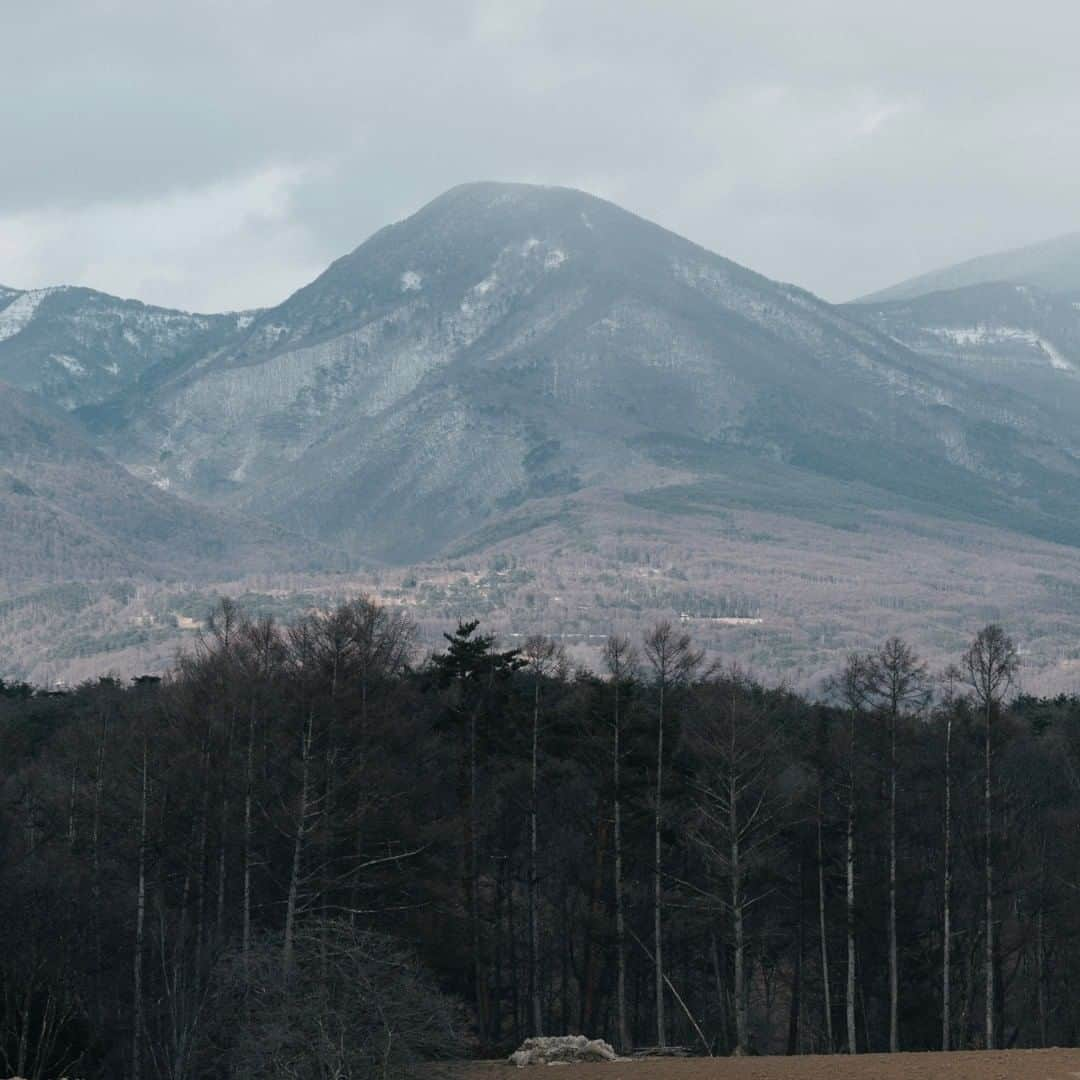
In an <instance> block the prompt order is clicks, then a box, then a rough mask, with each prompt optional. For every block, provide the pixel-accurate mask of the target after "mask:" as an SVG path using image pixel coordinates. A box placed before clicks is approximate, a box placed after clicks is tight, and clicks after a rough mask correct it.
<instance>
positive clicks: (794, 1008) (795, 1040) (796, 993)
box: [787, 853, 804, 1057]
mask: <svg viewBox="0 0 1080 1080" xmlns="http://www.w3.org/2000/svg"><path fill="white" fill-rule="evenodd" d="M803 887H804V882H803V860H802V854H801V853H800V855H799V910H798V923H797V924H796V930H795V966H794V969H793V971H792V974H791V1009H790V1011H789V1013H788V1040H787V1052H788V1056H789V1057H790V1056H792V1055H794V1054H797V1053H798V1052H799V1014H800V1013H801V1011H802V967H803Z"/></svg>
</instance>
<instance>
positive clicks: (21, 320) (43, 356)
mask: <svg viewBox="0 0 1080 1080" xmlns="http://www.w3.org/2000/svg"><path fill="white" fill-rule="evenodd" d="M253 318H254V313H252V312H241V313H235V314H229V315H192V314H189V313H188V312H185V311H171V310H168V309H166V308H159V307H149V306H148V305H146V304H142V303H140V302H139V301H137V300H121V299H119V298H118V297H115V296H108V295H106V294H105V293H100V292H95V291H94V290H93V289H82V288H70V287H61V288H52V289H33V290H29V291H20V290H18V289H10V288H5V287H3V286H0V380H2V381H3V382H6V383H8V384H9V385H11V386H16V387H18V388H19V389H22V390H28V391H33V392H35V393H38V394H40V395H42V396H43V397H45V398H46V399H48V400H49V401H52V402H54V403H56V404H58V405H61V406H63V407H64V408H65V409H73V408H77V407H79V406H83V405H91V404H99V403H100V402H102V401H106V400H108V399H110V398H113V397H115V396H116V395H117V394H119V393H121V392H122V391H124V390H126V389H127V388H129V387H130V386H131V385H133V384H134V383H135V382H137V381H138V380H140V379H146V378H148V377H149V376H151V375H152V373H153V372H154V371H156V370H158V369H162V370H164V371H168V370H170V368H171V367H172V366H173V365H176V364H180V363H183V362H184V361H185V360H189V361H190V360H192V359H197V358H199V357H202V356H205V355H207V354H208V353H211V352H213V350H214V349H216V348H219V347H221V346H222V345H223V344H225V343H226V342H227V341H228V340H230V338H231V337H233V336H235V335H236V334H237V333H238V332H240V331H242V330H243V328H244V327H246V326H247V325H248V324H249V323H250V322H251V320H252V319H253Z"/></svg>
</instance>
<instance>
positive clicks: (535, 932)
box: [529, 676, 544, 1035]
mask: <svg viewBox="0 0 1080 1080" xmlns="http://www.w3.org/2000/svg"><path fill="white" fill-rule="evenodd" d="M539 766H540V678H539V676H537V678H536V684H535V686H534V687H533V725H532V772H531V777H530V780H531V784H530V798H529V996H530V1000H531V1002H532V1028H533V1035H543V1033H544V1031H543V1027H544V1020H543V1016H542V1015H541V1010H540V917H539V912H538V911H537V896H536V893H537V848H538V835H537V825H536V800H537V787H538V776H539Z"/></svg>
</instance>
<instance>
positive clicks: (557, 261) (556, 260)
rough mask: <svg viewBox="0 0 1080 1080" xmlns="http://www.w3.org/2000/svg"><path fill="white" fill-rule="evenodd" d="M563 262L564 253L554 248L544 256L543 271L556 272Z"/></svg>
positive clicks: (564, 260)
mask: <svg viewBox="0 0 1080 1080" xmlns="http://www.w3.org/2000/svg"><path fill="white" fill-rule="evenodd" d="M564 262H566V252H565V251H562V250H561V249H559V248H555V249H554V250H553V251H549V252H548V253H547V255H546V256H545V258H544V269H545V270H557V269H558V268H559V267H560V266H562V264H563V263H564Z"/></svg>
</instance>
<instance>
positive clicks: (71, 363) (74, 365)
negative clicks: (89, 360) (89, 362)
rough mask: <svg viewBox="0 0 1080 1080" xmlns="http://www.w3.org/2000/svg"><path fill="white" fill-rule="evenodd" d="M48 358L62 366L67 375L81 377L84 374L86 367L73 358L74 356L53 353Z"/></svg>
mask: <svg viewBox="0 0 1080 1080" xmlns="http://www.w3.org/2000/svg"><path fill="white" fill-rule="evenodd" d="M49 359H50V360H52V361H53V363H55V364H59V365H60V366H61V367H62V368H64V369H65V370H66V371H67V372H68V374H69V375H74V376H75V377H76V378H81V377H82V376H83V375H85V374H86V368H85V367H83V365H82V364H81V363H80V362H79V361H78V360H76V359H75V357H74V356H66V355H65V354H64V353H53V354H52V355H51V356H50V357H49Z"/></svg>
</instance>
